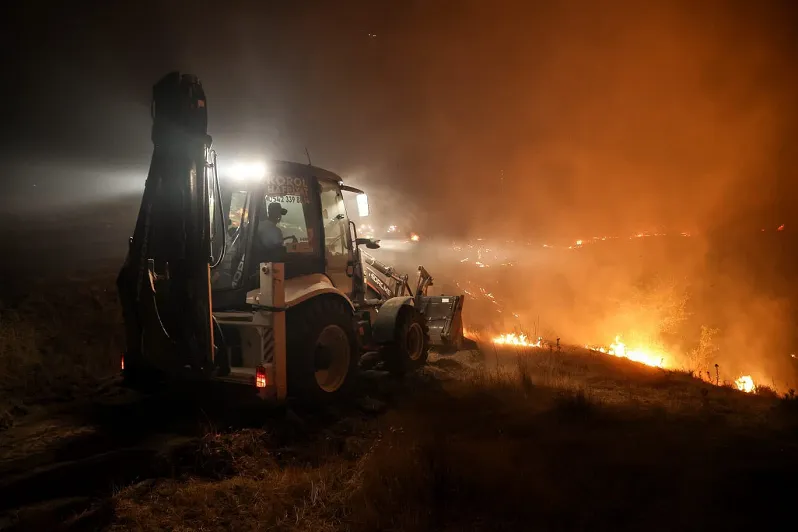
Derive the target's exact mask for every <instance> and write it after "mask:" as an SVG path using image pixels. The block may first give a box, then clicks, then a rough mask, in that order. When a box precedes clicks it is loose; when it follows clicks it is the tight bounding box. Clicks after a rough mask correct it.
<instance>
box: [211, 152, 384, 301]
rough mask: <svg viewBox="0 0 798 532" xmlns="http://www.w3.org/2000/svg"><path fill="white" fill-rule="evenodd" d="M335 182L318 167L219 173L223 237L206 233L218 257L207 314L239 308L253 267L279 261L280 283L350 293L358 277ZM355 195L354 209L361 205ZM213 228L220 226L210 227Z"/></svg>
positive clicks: (252, 281) (280, 165) (252, 280)
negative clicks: (319, 278)
mask: <svg viewBox="0 0 798 532" xmlns="http://www.w3.org/2000/svg"><path fill="white" fill-rule="evenodd" d="M341 181H342V180H341V178H340V177H339V176H338V175H336V174H334V173H333V172H330V171H328V170H324V169H322V168H317V167H314V166H310V165H305V164H300V163H293V162H284V161H275V162H272V163H270V164H269V165H268V166H259V165H250V166H246V167H241V166H239V167H233V168H232V169H231V171H229V172H227V173H225V171H224V168H223V167H222V168H220V191H219V194H220V195H221V205H222V208H221V209H218V208H217V209H216V210H215V211H214V216H215V217H218V216H220V215H221V216H223V225H224V227H225V231H224V232H221V231H217V233H216V234H215V235H213V250H214V253H215V254H218V251H217V250H220V249H221V248H222V247H223V244H225V248H226V252H225V255H224V258H223V259H222V261H221V262H220V263H219V265H218V266H216V267H215V268H214V269H213V272H212V276H211V279H212V290H213V307H214V310H234V309H244V308H246V302H247V292H249V291H252V290H256V289H257V288H258V279H259V278H258V265H259V264H261V263H262V262H282V263H284V265H285V270H284V271H285V279H286V282H288V281H289V280H290V279H293V278H297V277H300V276H306V275H314V274H315V275H324V276H326V277H327V278H328V279H329V280H330V281H331V282H332V284H333V285H334V286H335V287H336V288H337V289H338V290H340V291H341V292H343V293H345V294H348V295H350V297H351V296H352V295H353V293H354V292H355V291H356V290H357V283H354V282H353V279H354V276H355V275H358V274H359V275H361V276H362V273H361V272H360V268H359V263H360V257H359V253H358V250H357V246H356V245H355V242H356V234H355V229H354V226H353V224H351V223H350V221H349V217H348V215H347V212H346V208H345V205H344V197H343V193H342V191H343V190H351V191H354V192H360V191H358V190H357V189H352V188H351V187H346V186H343V184H342V182H341ZM361 195H362V199H361V197H360V196H358V207H359V210H361V212H362V209H361V208H360V207H361V205H364V206H365V211H366V214H367V210H368V204H367V200H366V198H365V194H362V193H361ZM213 225H214V227H221V226H222V224H221V223H219V222H218V221H216V222H215V223H214V224H213Z"/></svg>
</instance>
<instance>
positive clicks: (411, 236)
mask: <svg viewBox="0 0 798 532" xmlns="http://www.w3.org/2000/svg"><path fill="white" fill-rule="evenodd" d="M419 238H420V237H419V236H418V235H417V234H415V233H411V234H410V240H412V241H413V242H418V241H419Z"/></svg>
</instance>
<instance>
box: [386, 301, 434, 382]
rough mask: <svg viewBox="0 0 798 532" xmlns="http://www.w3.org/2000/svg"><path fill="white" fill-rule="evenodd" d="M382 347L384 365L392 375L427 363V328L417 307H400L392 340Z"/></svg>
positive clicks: (415, 368)
mask: <svg viewBox="0 0 798 532" xmlns="http://www.w3.org/2000/svg"><path fill="white" fill-rule="evenodd" d="M384 349H385V351H384V353H385V357H384V358H385V364H386V367H387V369H388V371H390V372H391V373H393V374H394V375H399V376H401V375H405V374H406V373H409V372H412V371H416V370H417V369H420V368H422V367H423V366H424V364H426V363H427V357H428V356H429V328H428V327H427V320H426V319H425V318H424V315H423V314H421V312H419V310H418V309H417V308H415V307H411V306H407V307H404V308H403V309H402V311H401V312H400V313H399V317H398V319H397V320H396V329H395V333H394V341H393V342H392V343H391V344H389V345H387V346H385V348H384Z"/></svg>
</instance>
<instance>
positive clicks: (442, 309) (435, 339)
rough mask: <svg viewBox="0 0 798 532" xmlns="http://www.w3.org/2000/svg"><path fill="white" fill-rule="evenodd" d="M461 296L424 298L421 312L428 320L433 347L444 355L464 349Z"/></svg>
mask: <svg viewBox="0 0 798 532" xmlns="http://www.w3.org/2000/svg"><path fill="white" fill-rule="evenodd" d="M464 301H465V296H464V295H459V296H422V297H421V298H420V303H421V305H420V310H421V312H422V313H423V314H424V317H425V318H426V319H427V326H428V327H429V338H430V344H431V345H432V347H434V348H436V349H437V350H438V351H440V352H443V353H453V352H456V351H460V350H461V349H463V340H464V338H463V302H464Z"/></svg>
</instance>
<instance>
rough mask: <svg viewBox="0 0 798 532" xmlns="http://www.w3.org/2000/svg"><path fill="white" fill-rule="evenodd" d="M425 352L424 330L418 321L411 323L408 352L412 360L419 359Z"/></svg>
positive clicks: (408, 331)
mask: <svg viewBox="0 0 798 532" xmlns="http://www.w3.org/2000/svg"><path fill="white" fill-rule="evenodd" d="M423 352H424V330H423V329H422V328H421V325H420V324H418V323H412V324H410V328H409V329H408V330H407V353H408V356H409V357H410V360H419V359H420V358H421V355H422V354H423Z"/></svg>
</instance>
